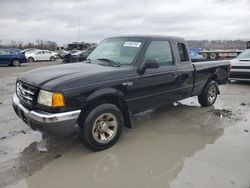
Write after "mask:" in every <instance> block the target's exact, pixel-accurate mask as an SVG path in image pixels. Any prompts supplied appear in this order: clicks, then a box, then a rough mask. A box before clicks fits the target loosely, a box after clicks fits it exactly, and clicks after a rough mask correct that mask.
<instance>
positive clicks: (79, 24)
mask: <svg viewBox="0 0 250 188" xmlns="http://www.w3.org/2000/svg"><path fill="white" fill-rule="evenodd" d="M80 27H81V20H80V18H79V19H78V36H77V41H78V42H80V40H79V39H80Z"/></svg>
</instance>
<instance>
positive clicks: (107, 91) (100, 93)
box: [86, 88, 125, 102]
mask: <svg viewBox="0 0 250 188" xmlns="http://www.w3.org/2000/svg"><path fill="white" fill-rule="evenodd" d="M105 96H116V97H119V98H123V97H124V96H125V94H124V93H123V92H122V91H120V90H118V89H116V88H102V89H98V90H96V91H94V92H93V93H91V94H90V95H89V96H88V97H87V98H86V102H90V101H93V100H95V99H97V98H101V97H105Z"/></svg>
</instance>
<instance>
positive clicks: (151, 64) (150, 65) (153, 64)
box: [138, 59, 160, 74]
mask: <svg viewBox="0 0 250 188" xmlns="http://www.w3.org/2000/svg"><path fill="white" fill-rule="evenodd" d="M159 66H160V64H159V62H158V61H157V60H154V59H146V60H145V61H144V63H142V64H141V66H140V68H139V69H138V73H139V74H144V73H145V71H146V69H156V68H159Z"/></svg>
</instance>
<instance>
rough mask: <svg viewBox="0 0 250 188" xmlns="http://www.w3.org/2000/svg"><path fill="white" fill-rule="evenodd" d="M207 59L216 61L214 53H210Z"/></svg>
mask: <svg viewBox="0 0 250 188" xmlns="http://www.w3.org/2000/svg"><path fill="white" fill-rule="evenodd" d="M209 58H210V59H213V60H214V59H216V58H217V55H216V53H211V54H210V55H209Z"/></svg>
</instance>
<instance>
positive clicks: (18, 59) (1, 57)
mask: <svg viewBox="0 0 250 188" xmlns="http://www.w3.org/2000/svg"><path fill="white" fill-rule="evenodd" d="M26 62H27V60H26V58H25V55H24V54H22V53H20V52H18V51H16V50H12V49H0V65H13V66H19V65H20V64H21V63H26Z"/></svg>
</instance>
